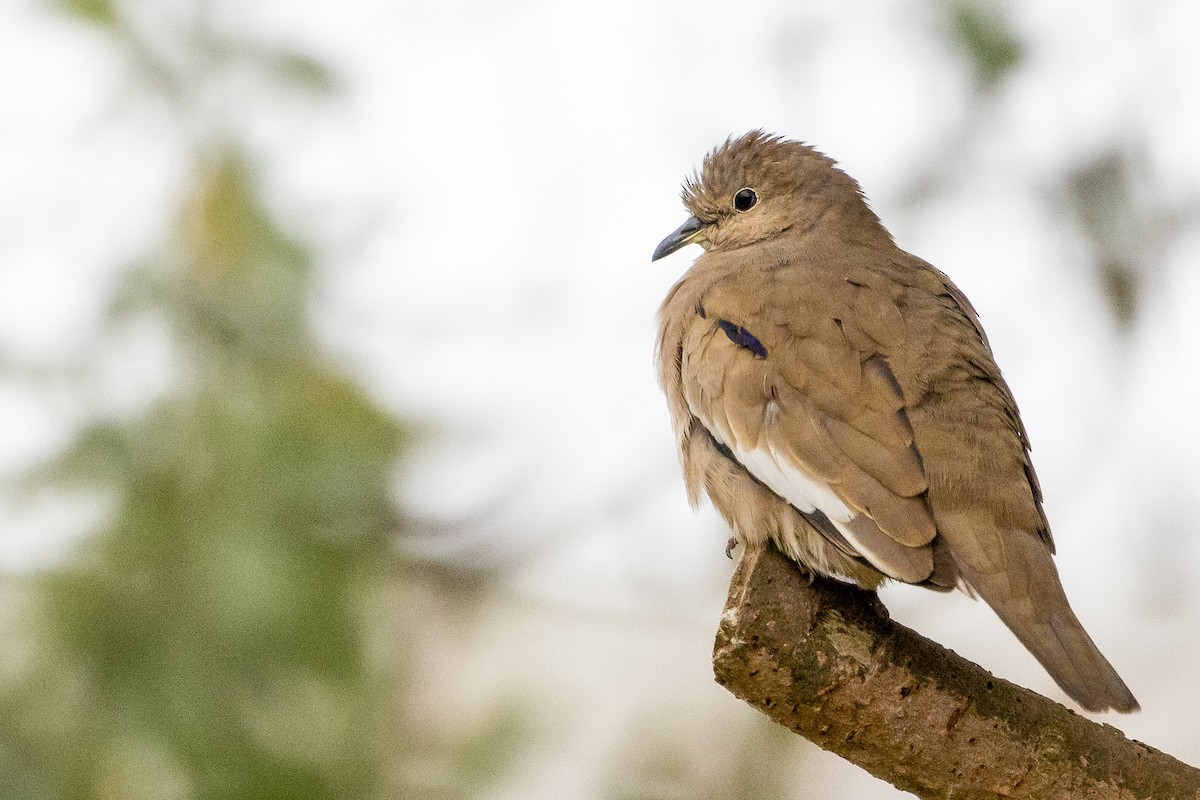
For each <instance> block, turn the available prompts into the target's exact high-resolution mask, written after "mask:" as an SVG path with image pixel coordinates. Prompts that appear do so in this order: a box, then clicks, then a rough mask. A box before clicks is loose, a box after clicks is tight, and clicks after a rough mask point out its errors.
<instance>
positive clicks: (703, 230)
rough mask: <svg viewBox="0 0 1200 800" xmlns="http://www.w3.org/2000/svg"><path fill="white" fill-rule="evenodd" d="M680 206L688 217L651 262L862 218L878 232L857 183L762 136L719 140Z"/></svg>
mask: <svg viewBox="0 0 1200 800" xmlns="http://www.w3.org/2000/svg"><path fill="white" fill-rule="evenodd" d="M683 204H684V206H686V207H687V210H688V211H689V212H691V214H692V216H691V217H690V218H689V219H688V220H687V221H686V222H684V223H683V224H682V225H680V226H679V228H677V229H676V230H675V231H674V232H672V233H671V235H670V236H668V237H667V238H665V239H663V240H662V242H660V243H659V245H658V247H657V248H655V250H654V255H653V257H652V258H651V260H652V261H657V260H658V259H660V258H662V257H663V256H666V255H670V254H671V253H674V252H675V251H676V250H678V249H680V248H681V247H683V246H685V245H689V244H698V245H700V246H701V247H703V248H704V249H705V250H734V249H737V248H739V247H745V246H747V245H751V244H755V243H756V242H761V241H763V240H766V239H771V238H774V237H776V236H780V235H783V234H785V233H788V232H790V231H796V232H800V233H805V232H807V231H809V230H811V229H812V228H813V227H815V226H816V225H817V224H819V223H821V222H822V221H823V220H825V219H826V218H828V221H829V222H830V223H835V222H837V221H839V220H846V219H849V218H850V217H853V218H854V219H855V221H859V220H863V219H865V220H866V221H867V222H868V223H869V224H870V226H871V227H877V228H878V230H880V231H882V230H883V228H882V226H880V225H879V219H878V218H877V217H876V216H875V215H874V213H872V212H871V210H870V209H869V208H868V207H867V204H866V201H865V200H864V199H863V196H862V191H861V190H860V189H859V187H858V184H857V183H856V182H855V181H854V179H853V178H851V177H850V176H849V175H847V174H846V173H844V172H842V171H841V170H840V169H838V168H837V167H836V166H835V165H834V161H833V159H831V158H829V157H828V156H826V155H824V154H823V153H820V152H818V151H817V150H815V149H813V148H811V147H809V146H808V145H806V144H803V143H801V142H793V141H788V140H787V139H784V138H782V137H780V136H775V135H773V134H768V133H764V132H763V131H751V132H750V133H747V134H745V135H744V136H740V137H738V138H736V139H734V138H730V139H727V140H726V141H725V143H724V144H723V145H721V146H720V147H718V148H716V149H715V150H713V151H712V152H711V153H709V154H708V155H707V156H706V157H705V159H704V166H703V167H701V169H700V171H699V172H698V173H697V174H696V175H695V176H694V177H693V178H691V179H690V180H688V181H687V182H686V183H685V184H684V187H683ZM885 234H886V232H885Z"/></svg>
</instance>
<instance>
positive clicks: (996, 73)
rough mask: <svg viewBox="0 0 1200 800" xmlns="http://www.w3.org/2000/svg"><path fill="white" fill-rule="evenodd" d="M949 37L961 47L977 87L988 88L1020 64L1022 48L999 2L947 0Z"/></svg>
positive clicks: (1022, 53)
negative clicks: (973, 74)
mask: <svg viewBox="0 0 1200 800" xmlns="http://www.w3.org/2000/svg"><path fill="white" fill-rule="evenodd" d="M945 15H946V18H947V20H948V22H949V28H950V31H949V32H950V37H949V38H950V40H951V42H953V43H955V44H957V45H958V47H959V48H960V49H961V50H962V52H963V55H964V57H965V60H966V62H967V64H968V65H969V66H970V67H972V68H973V69H974V72H975V76H976V79H977V80H978V82H979V84H980V86H982V87H983V88H985V89H990V88H992V87H994V86H996V85H997V84H998V83H1000V81H1001V80H1003V79H1004V78H1005V77H1006V76H1007V75H1008V74H1009V73H1011V72H1012V71H1013V70H1015V69H1016V68H1017V67H1018V66H1020V64H1021V61H1022V60H1023V59H1024V57H1025V48H1024V46H1023V45H1022V44H1021V40H1020V38H1019V37H1018V36H1017V33H1016V32H1015V31H1014V30H1013V29H1012V25H1011V23H1010V22H1009V19H1008V16H1007V14H1006V13H1005V8H1004V6H1003V5H999V4H989V3H983V2H980V1H979V0H950V2H948V3H946V6H945Z"/></svg>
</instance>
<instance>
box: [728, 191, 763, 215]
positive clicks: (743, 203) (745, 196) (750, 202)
mask: <svg viewBox="0 0 1200 800" xmlns="http://www.w3.org/2000/svg"><path fill="white" fill-rule="evenodd" d="M757 202H758V195H757V194H755V193H754V190H753V189H751V188H749V187H747V188H745V189H739V190H738V193H737V194H735V195H734V196H733V207H734V208H735V209H737V210H738V211H749V210H750V209H752V208H754V204H755V203H757Z"/></svg>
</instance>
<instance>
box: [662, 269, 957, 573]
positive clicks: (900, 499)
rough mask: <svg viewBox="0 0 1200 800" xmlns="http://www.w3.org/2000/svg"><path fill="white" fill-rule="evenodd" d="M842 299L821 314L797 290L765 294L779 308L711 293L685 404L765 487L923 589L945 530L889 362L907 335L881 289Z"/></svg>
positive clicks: (701, 317)
mask: <svg viewBox="0 0 1200 800" xmlns="http://www.w3.org/2000/svg"><path fill="white" fill-rule="evenodd" d="M836 288H837V289H839V291H838V292H836V294H837V295H839V296H838V297H836V298H835V301H834V302H833V303H827V304H825V305H815V304H813V303H812V302H811V301H806V300H804V299H802V298H796V297H795V293H794V292H791V293H780V292H767V293H764V294H765V295H766V296H768V297H769V299H768V300H767V302H768V303H773V302H777V301H778V302H780V303H781V305H779V306H775V305H763V301H762V300H761V299H760V300H753V299H750V298H746V297H741V296H739V295H734V294H732V293H729V296H727V297H724V296H722V294H721V293H720V292H718V293H715V294H711V295H710V296H709V298H708V299H707V300H706V303H709V304H710V307H709V308H708V309H704V308H700V309H698V313H697V314H696V316H695V317H693V318H692V320H691V322H690V324H689V325H687V326H686V328H687V330H686V332H685V334H684V336H683V342H682V348H681V352H680V357H681V364H680V368H681V370H680V371H681V377H682V382H683V387H682V388H683V395H684V398H685V400H686V403H687V405H688V407H689V410H690V412H691V413H692V414H693V415H694V416H695V417H696V418H697V419H699V420H700V421H701V423H702V424H703V425H704V426H705V427H706V428H707V429H708V430H709V432H710V433H711V434H712V436H713V437H714V438H715V439H716V440H717V441H719V442H720V443H721V444H722V445H724V446H725V447H726V448H728V450H729V451H730V453H732V455H733V457H734V458H735V459H736V460H737V461H738V462H739V463H741V465H742V466H743V467H745V469H746V470H748V471H749V472H750V473H751V474H752V475H753V476H754V477H755V478H757V479H758V480H759V481H760V482H761V483H763V484H765V485H766V486H767V487H768V488H770V489H771V490H772V491H774V492H775V493H776V494H778V495H780V496H781V497H783V498H784V499H786V500H787V501H788V502H789V503H791V504H792V505H793V506H795V507H796V509H797V510H799V511H800V512H802V513H812V512H814V511H820V512H821V513H822V514H823V515H824V516H825V517H827V518H828V519H829V520H830V521H831V522H832V523H833V525H834V526H835V527H836V528H837V530H838V531H839V532H840V533H841V534H842V536H843V537H844V538H845V539H846V540H847V541H848V542H850V544H851V545H852V546H853V547H854V549H855V550H856V551H857V553H858V554H859V555H860V556H862V557H863V558H864V559H866V560H867V561H868V562H869V563H871V564H872V565H873V566H874V567H875V568H876V569H878V570H879V571H881V572H883V573H884V574H886V575H889V576H891V577H893V578H896V579H898V580H902V581H906V582H910V583H917V582H921V581H923V580H925V579H927V578H929V576H930V574H931V572H932V571H933V554H932V548H931V547H930V546H929V545H930V542H931V541H932V540H933V538H934V536H935V535H936V533H937V529H936V526H935V524H934V521H933V517H932V516H931V514H930V510H929V506H928V503H927V499H926V497H925V490H926V489H927V488H928V482H927V480H926V477H925V472H924V469H923V465H922V462H921V455H920V453H919V452H918V451H917V447H916V445H915V443H914V441H913V431H912V427H911V425H910V424H909V420H908V416H907V413H906V409H905V403H904V397H903V394H902V392H901V390H900V386H899V385H898V384H897V382H896V379H895V376H894V375H893V374H892V371H891V368H890V367H889V365H888V362H887V359H886V358H885V357H884V355H883V354H882V353H881V352H880V349H881V347H880V345H881V342H882V341H885V340H888V339H892V340H895V339H897V338H902V337H903V325H904V321H903V319H902V318H901V316H900V312H899V310H898V309H897V308H896V306H895V304H894V303H893V302H892V301H891V300H890V298H888V297H887V296H886V294H885V293H883V292H882V291H878V290H875V289H872V288H870V287H868V286H863V285H857V284H846V286H844V287H836ZM762 296H763V295H762V294H760V297H762ZM781 298H782V299H781ZM823 299H828V298H823Z"/></svg>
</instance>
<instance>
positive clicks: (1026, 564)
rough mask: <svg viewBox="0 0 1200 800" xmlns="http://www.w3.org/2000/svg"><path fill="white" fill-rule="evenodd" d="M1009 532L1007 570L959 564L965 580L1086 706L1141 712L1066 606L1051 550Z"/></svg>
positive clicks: (1057, 680)
mask: <svg viewBox="0 0 1200 800" xmlns="http://www.w3.org/2000/svg"><path fill="white" fill-rule="evenodd" d="M1006 533H1007V535H1004V536H1003V538H1004V545H1005V547H1004V549H1005V558H1004V562H1005V569H1004V570H1002V571H999V572H982V571H977V570H975V569H972V568H971V567H970V566H969V565H966V564H963V563H961V562H960V563H959V564H958V567H959V572H960V574H961V576H962V578H963V579H964V580H965V581H966V583H967V584H969V586H970V587H971V588H972V589H974V590H975V591H976V592H977V593H978V594H979V595H980V597H982V598H983V599H984V600H985V601H987V604H988V605H990V606H991V607H992V609H993V610H994V611H995V612H996V614H997V615H998V616H999V617H1000V619H1001V620H1003V621H1004V624H1005V625H1007V626H1008V627H1009V629H1010V630H1011V631H1012V632H1013V633H1014V634H1016V636H1017V638H1018V639H1020V640H1021V643H1022V644H1024V645H1025V647H1026V648H1027V649H1028V650H1029V652H1031V653H1032V654H1033V655H1034V657H1035V658H1036V659H1037V660H1038V661H1039V662H1041V665H1042V666H1043V667H1045V668H1046V671H1047V672H1048V673H1050V677H1051V678H1053V679H1054V682H1055V683H1057V684H1058V685H1059V686H1060V687H1061V688H1062V690H1063V691H1064V692H1066V693H1067V694H1068V695H1069V696H1070V697H1071V699H1073V700H1074V701H1075V702H1077V703H1079V705H1080V706H1081V707H1082V708H1084V709H1085V710H1087V711H1107V710H1109V709H1112V710H1114V711H1120V712H1130V711H1137V710H1138V708H1139V706H1138V702H1137V700H1136V699H1135V698H1134V696H1133V693H1132V692H1130V691H1129V687H1127V686H1126V685H1125V682H1124V681H1123V680H1121V676H1120V675H1118V674H1117V671H1116V670H1115V669H1113V667H1112V664H1109V663H1108V659H1106V658H1105V657H1104V656H1103V654H1101V652H1100V650H1099V649H1097V647H1096V645H1095V643H1094V642H1093V641H1092V637H1090V636H1088V634H1087V631H1085V630H1084V629H1083V625H1081V624H1080V622H1079V620H1078V618H1076V616H1075V612H1074V611H1072V610H1071V606H1070V605H1069V604H1068V603H1067V596H1066V594H1065V593H1064V592H1063V588H1062V583H1061V582H1060V580H1059V577H1058V570H1057V569H1055V567H1054V561H1053V559H1052V558H1051V555H1050V553H1049V551H1047V549H1046V547H1045V546H1044V545H1043V544H1042V543H1041V542H1040V541H1039V540H1038V539H1037V538H1036V537H1034V536H1031V535H1029V534H1028V533H1026V532H1024V531H1010V532H1006Z"/></svg>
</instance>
